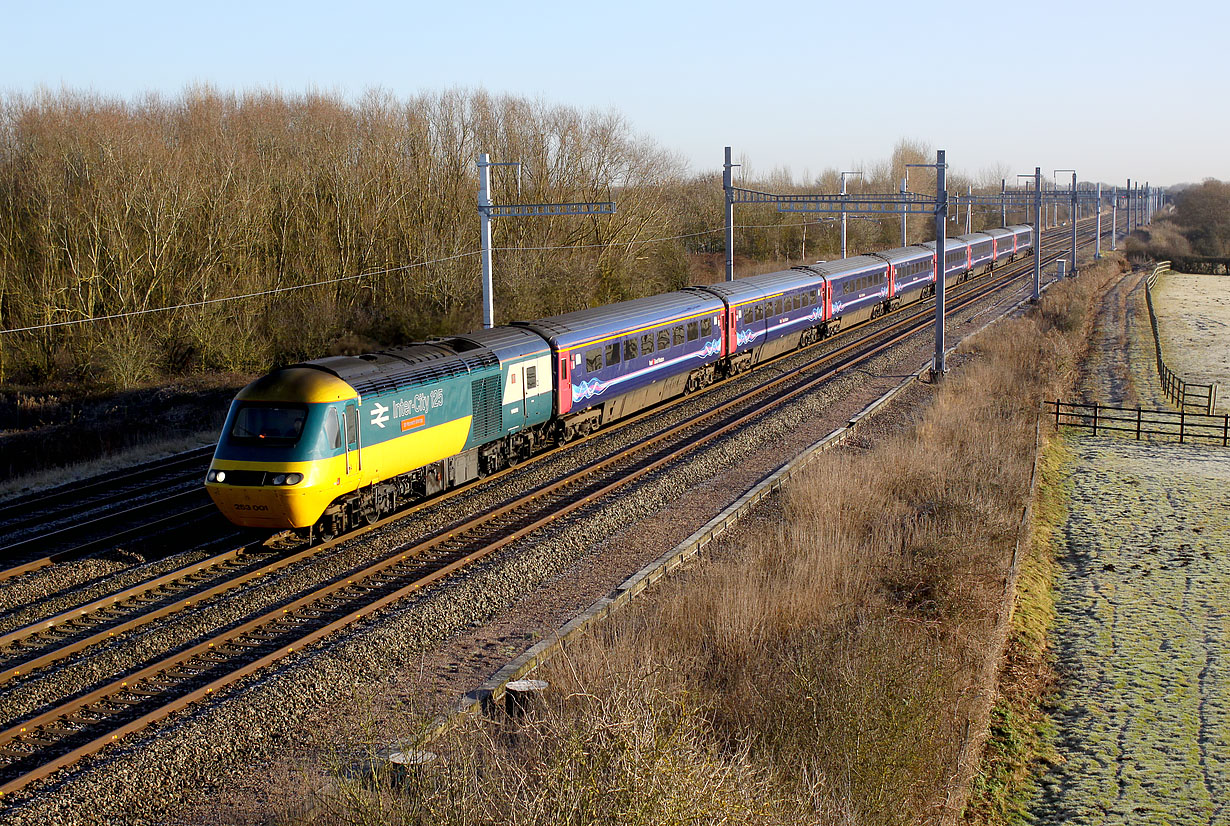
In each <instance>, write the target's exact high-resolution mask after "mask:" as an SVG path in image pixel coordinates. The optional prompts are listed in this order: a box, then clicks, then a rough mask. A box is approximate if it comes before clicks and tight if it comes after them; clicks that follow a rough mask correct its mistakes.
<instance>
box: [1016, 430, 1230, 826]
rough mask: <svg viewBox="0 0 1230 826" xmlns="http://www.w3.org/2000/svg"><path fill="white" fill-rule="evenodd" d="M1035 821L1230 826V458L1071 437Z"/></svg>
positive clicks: (1216, 452)
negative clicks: (1053, 666)
mask: <svg viewBox="0 0 1230 826" xmlns="http://www.w3.org/2000/svg"><path fill="white" fill-rule="evenodd" d="M1069 446H1070V447H1071V449H1072V450H1073V451H1074V453H1075V455H1076V467H1075V468H1074V474H1073V477H1072V486H1073V487H1072V495H1071V505H1070V507H1071V511H1070V515H1069V517H1068V520H1067V524H1066V525H1065V527H1064V535H1065V551H1064V555H1063V557H1062V559H1061V574H1060V577H1059V581H1058V587H1057V591H1058V594H1059V601H1058V620H1057V627H1056V642H1057V650H1058V654H1059V667H1060V672H1061V675H1062V680H1063V685H1064V688H1063V691H1062V693H1061V696H1060V698H1059V704H1058V710H1057V714H1056V718H1055V719H1056V724H1057V726H1058V738H1057V743H1056V746H1057V748H1058V751H1059V755H1060V760H1059V762H1058V765H1056V766H1054V768H1053V769H1052V771H1051V772H1050V774H1048V775H1047V776H1046V777H1045V778H1044V780H1043V783H1042V786H1041V789H1040V794H1039V796H1038V798H1037V800H1036V804H1035V807H1034V810H1033V811H1034V817H1035V820H1036V822H1039V823H1055V824H1059V823H1064V824H1076V823H1090V824H1094V823H1096V824H1119V823H1122V824H1133V826H1135V825H1136V824H1142V823H1172V824H1179V823H1182V824H1219V825H1220V824H1230V609H1228V608H1227V605H1226V594H1230V453H1227V452H1226V451H1224V450H1222V449H1220V448H1198V447H1190V446H1179V445H1173V444H1148V443H1137V442H1130V441H1126V440H1115V439H1105V438H1096V439H1095V438H1092V437H1088V436H1080V435H1076V434H1073V435H1071V436H1070V437H1069Z"/></svg>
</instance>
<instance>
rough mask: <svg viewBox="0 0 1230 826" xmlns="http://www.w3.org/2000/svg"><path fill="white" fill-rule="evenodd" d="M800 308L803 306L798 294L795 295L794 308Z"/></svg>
mask: <svg viewBox="0 0 1230 826" xmlns="http://www.w3.org/2000/svg"><path fill="white" fill-rule="evenodd" d="M802 306H803V296H801V295H799V294H798V293H795V296H794V308H795V309H796V310H797V309H799V308H800V307H802Z"/></svg>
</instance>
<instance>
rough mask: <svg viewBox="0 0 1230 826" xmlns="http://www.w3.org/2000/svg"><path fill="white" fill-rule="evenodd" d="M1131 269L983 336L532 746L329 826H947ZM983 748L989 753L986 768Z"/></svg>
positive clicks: (692, 584) (587, 678) (634, 639)
mask: <svg viewBox="0 0 1230 826" xmlns="http://www.w3.org/2000/svg"><path fill="white" fill-rule="evenodd" d="M1117 273H1118V267H1117V265H1116V264H1115V263H1113V262H1108V263H1106V264H1103V265H1098V266H1096V267H1089V268H1087V269H1086V270H1085V271H1084V274H1083V275H1082V276H1081V278H1079V279H1076V280H1074V281H1071V282H1067V283H1064V284H1062V285H1059V286H1057V287H1056V288H1054V289H1053V290H1051V291H1050V292H1048V293H1047V294H1046V295H1045V296H1044V298H1043V300H1042V302H1041V303H1040V305H1039V307H1038V308H1037V309H1036V310H1035V311H1034V312H1032V313H1031V314H1030V315H1029V317H1027V318H1024V319H1020V320H1014V321H1010V322H1005V323H1002V324H1000V325H998V326H997V327H996V329H995V332H994V334H993V335H984V336H982V337H980V338H979V339H978V340H977V341H975V342H974V343H973V345H972V346H971V347H970V348H969V351H970V353H971V355H972V356H973V358H970V359H968V360H966V361H965V363H964V364H963V366H962V367H961V368H960V369H959V370H957V371H955V372H954V374H953V375H952V376H951V377H950V378H949V380H948V381H947V382H946V383H945V384H944V386H943V387H942V388H941V389H940V390H939V392H938V394H937V396H936V398H935V400H934V403H933V404H932V405H931V406H930V407H929V408H928V409H927V410H926V411H924V412H923V413H922V415H921V419H920V422H919V424H918V426H917V428H916V429H915V431H913V432H909V433H905V434H903V435H900V436H897V437H891V438H886V439H885V440H883V441H882V442H881V443H880V444H878V445H876V446H875V447H874V448H873V449H871V450H870V451H867V452H866V453H863V454H859V455H834V456H832V457H829V458H827V459H825V460H823V461H822V462H820V463H819V464H818V466H817V467H816V468H815V470H814V471H813V472H811V473H809V474H807V475H806V477H804V478H802V479H799V480H798V481H796V482H795V483H794V484H792V485H791V486H790V488H789V489H788V490H787V491H786V492H785V495H784V497H783V500H782V502H781V505H782V508H783V512H784V518H783V519H782V521H781V522H780V524H778V525H777V526H776V528H775V529H773V530H771V531H769V532H767V533H765V532H763V531H762V534H764V535H762V536H760V537H758V538H757V539H756V540H755V541H749V542H748V543H747V544H746V546H745V547H742V548H737V549H734V550H733V551H732V552H730V553H728V554H724V555H722V556H721V557H720V558H717V559H714V560H712V561H710V562H709V563H708V564H706V565H705V566H704V567H703V568H700V569H696V570H693V571H692V572H691V573H690V574H689V575H688V576H687V577H684V578H677V579H675V580H673V581H671V582H670V583H668V584H666V585H664V586H662V587H660V589H659V591H658V592H657V594H656V595H655V597H654V598H652V599H649V600H647V601H646V602H645V603H644V604H641V605H638V606H635V607H634V608H633V609H631V610H629V611H627V612H626V613H625V614H623V615H621V616H619V617H618V618H616V619H614V620H612V621H610V622H609V623H607V624H606V625H605V626H603V627H602V628H601V629H600V630H599V631H598V632H597V633H596V634H595V635H594V636H593V637H592V638H590V639H588V640H586V641H583V642H582V643H580V644H578V645H576V646H574V647H572V648H570V652H569V655H568V656H567V657H566V658H562V659H560V660H559V661H557V662H555V663H553V664H552V665H551V666H550V667H549V668H548V669H547V673H546V674H545V675H544V676H545V677H546V678H547V679H549V680H550V681H551V683H552V687H553V692H554V697H553V699H552V700H550V701H549V703H548V704H547V707H546V708H544V709H541V710H540V711H539V712H538V713H536V714H533V715H530V717H528V718H527V719H526V721H525V722H524V723H523V724H521V725H517V726H515V727H514V728H513V729H512V730H506V729H502V728H501V726H502V725H503V726H508V725H512V724H510V723H507V722H505V723H498V722H485V721H481V720H476V721H469V722H468V723H467V724H465V726H463V727H462V728H460V729H458V730H456V731H453V732H451V733H450V734H449V735H448V736H447V738H446V740H444V741H441V742H438V743H437V744H435V745H434V746H433V748H435V749H436V750H438V751H440V752H441V754H442V755H444V759H443V760H442V761H441V765H440V766H439V767H438V768H436V769H434V770H432V771H429V772H424V773H422V774H421V775H420V776H412V777H409V778H405V779H403V780H402V781H401V782H399V783H397V784H394V785H388V784H384V785H380V784H377V788H372V787H371V786H370V785H368V786H359V785H356V784H353V783H350V784H347V783H344V784H343V788H344V793H343V795H342V796H341V797H339V798H337V799H336V800H335V804H336V806H335V808H333V809H332V810H330V811H328V812H320V813H318V815H317V820H318V822H322V823H350V822H371V823H388V822H405V823H429V822H430V823H488V822H490V823H494V822H502V823H503V822H507V823H608V822H619V823H647V824H648V823H655V824H660V823H684V822H687V823H724V822H731V823H735V822H737V823H778V822H789V823H800V822H823V823H858V824H897V823H935V822H942V821H950V820H952V819H954V818H955V817H956V816H957V815H958V813H959V811H960V809H961V808H962V805H963V801H964V799H965V792H964V790H965V788H966V786H967V783H968V780H969V778H970V776H971V775H972V773H973V769H974V765H973V764H974V763H976V762H977V761H976V759H973V758H972V757H971V755H973V754H976V753H977V748H976V746H977V744H978V743H980V742H981V736H980V734H979V733H980V732H982V731H984V730H985V729H986V725H987V721H988V718H989V715H990V709H991V698H992V695H993V686H994V675H995V671H996V664H997V663H998V661H999V654H1000V650H1001V646H1002V644H1003V637H1004V635H1005V633H1006V629H1005V628H1004V624H1003V619H1004V618H1005V617H1006V611H1005V608H1006V606H1005V597H1004V582H1005V576H1006V574H1007V568H1008V564H1009V560H1010V558H1011V554H1012V548H1013V545H1014V542H1015V540H1016V536H1017V523H1018V520H1019V519H1020V514H1021V508H1022V506H1023V504H1024V501H1025V498H1026V496H1027V492H1028V480H1029V475H1030V469H1031V467H1032V464H1033V460H1034V447H1035V445H1034V422H1035V415H1036V410H1037V405H1038V401H1039V400H1040V399H1041V398H1046V397H1053V395H1054V394H1055V393H1056V392H1058V391H1059V390H1060V389H1061V388H1064V387H1066V386H1067V385H1068V384H1069V383H1070V381H1071V380H1072V376H1073V368H1074V366H1075V364H1076V359H1077V356H1078V354H1079V352H1080V351H1081V348H1082V346H1083V344H1082V342H1083V341H1084V338H1085V336H1086V334H1087V324H1088V320H1089V319H1090V318H1091V317H1092V314H1091V312H1090V307H1091V304H1092V303H1093V300H1094V297H1095V296H1096V295H1097V294H1098V293H1099V292H1100V291H1101V290H1102V289H1103V288H1104V287H1105V285H1106V284H1107V283H1108V282H1109V281H1110V280H1111V279H1112V278H1113V277H1115V275H1116V274H1117ZM967 745H968V746H972V747H973V748H970V749H967Z"/></svg>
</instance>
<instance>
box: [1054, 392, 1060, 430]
mask: <svg viewBox="0 0 1230 826" xmlns="http://www.w3.org/2000/svg"><path fill="white" fill-rule="evenodd" d="M1055 431H1056V432H1058V431H1059V399H1055Z"/></svg>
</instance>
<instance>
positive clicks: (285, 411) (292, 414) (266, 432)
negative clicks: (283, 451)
mask: <svg viewBox="0 0 1230 826" xmlns="http://www.w3.org/2000/svg"><path fill="white" fill-rule="evenodd" d="M306 420H307V409H306V408H304V407H299V406H296V407H271V406H266V405H260V404H246V405H244V406H243V407H241V408H239V410H238V412H236V414H235V423H234V424H233V425H231V438H233V439H235V440H236V441H238V442H247V443H250V444H267V445H280V446H286V445H293V444H294V443H295V442H297V441H299V436H300V435H301V434H302V433H303V424H304V422H305V421H306Z"/></svg>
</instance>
